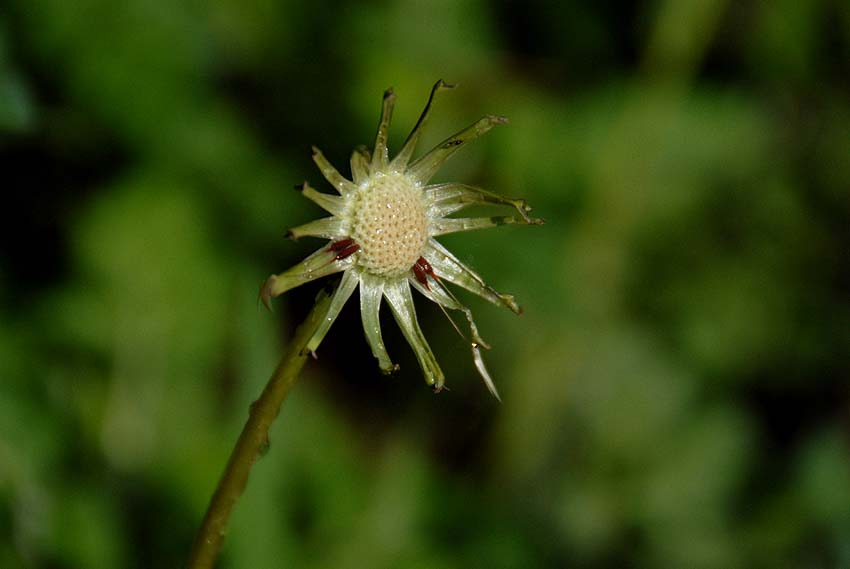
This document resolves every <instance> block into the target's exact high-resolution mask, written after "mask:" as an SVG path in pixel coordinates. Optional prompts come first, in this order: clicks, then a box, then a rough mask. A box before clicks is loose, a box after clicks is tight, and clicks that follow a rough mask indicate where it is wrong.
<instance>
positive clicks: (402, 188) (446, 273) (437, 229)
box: [260, 81, 542, 398]
mask: <svg viewBox="0 0 850 569" xmlns="http://www.w3.org/2000/svg"><path fill="white" fill-rule="evenodd" d="M451 87H452V86H451V85H447V84H446V83H444V82H443V81H438V82H437V83H436V84H435V85H434V87H433V89H432V90H431V96H430V97H429V99H428V103H427V105H426V106H425V109H424V110H423V111H422V115H421V116H420V117H419V121H418V122H417V124H416V127H415V128H414V129H413V131H412V132H411V133H410V136H408V138H407V140H406V141H405V143H404V146H403V147H402V149H401V151H400V152H399V153H398V154H397V155H396V156H395V157H394V158H393V159H392V160H390V159H389V156H388V151H387V128H388V126H389V123H390V117H391V115H392V110H393V105H394V103H395V95H394V94H393V92H392V90H391V89H390V90H387V92H386V93H385V94H384V102H383V111H382V113H381V122H380V124H379V126H378V134H377V138H376V140H375V150H374V152H373V153H372V154H370V153H369V151H368V150H367V149H366V148H363V147H361V148H358V149H357V150H355V151H354V153H353V154H352V156H351V174H352V177H353V181H349V180H348V179H346V178H344V177H343V176H342V175H341V174H340V173H339V172H338V171H337V170H336V169H335V168H334V167H333V166H332V165H331V164H330V163H329V162H328V161H327V159H326V158H325V157H324V156H323V155H322V153H321V152H320V151H319V150H318V149H317V148H315V147H314V148H313V160H314V161H315V162H316V165H317V166H318V167H319V170H321V172H322V174H323V175H324V177H325V178H326V179H327V181H328V182H330V183H331V184H332V185H333V186H334V187H335V188H336V190H337V191H338V192H339V195H338V196H337V195H330V194H324V193H320V192H317V191H316V190H315V189H313V188H312V187H310V186H309V185H308V184H307V183H306V182H305V183H304V185H303V187H302V193H303V194H304V196H306V197H307V198H309V199H311V200H313V201H314V202H316V203H317V204H318V205H319V206H321V207H322V208H323V209H325V210H326V211H328V213H330V214H331V215H330V217H325V218H322V219H318V220H316V221H312V222H310V223H307V224H305V225H302V226H300V227H296V228H294V229H292V230H290V234H291V236H292V237H294V238H298V237H302V236H312V237H321V238H325V239H330V243H329V244H327V245H325V246H323V247H322V248H321V249H319V250H318V251H316V252H315V253H313V254H312V255H310V256H309V257H307V258H306V259H305V260H304V261H302V262H300V263H298V264H297V265H295V266H294V267H292V268H291V269H289V270H288V271H285V272H283V273H281V274H279V275H272V276H270V277H269V278H268V280H267V281H266V283H265V284H264V285H263V288H262V290H261V292H260V296H261V298H262V300H263V302H264V303H265V304H266V306H268V307H269V308H271V306H270V304H269V300H270V298H271V297H274V296H278V295H280V294H282V293H284V292H286V291H287V290H290V289H292V288H295V287H297V286H299V285H302V284H304V283H306V282H310V281H312V280H314V279H317V278H319V277H323V276H326V275H330V274H332V273H337V272H343V276H342V281H341V282H340V284H339V287H338V288H337V290H336V292H335V293H334V297H333V299H332V301H331V304H330V308H329V310H328V313H327V316H326V317H325V319H324V320H323V321H322V322H321V324H320V325H319V327H318V329H317V330H316V332H315V334H314V335H313V337H312V338H311V339H310V340H309V341H308V343H307V349H308V350H310V351H313V350H315V349H316V348H317V347H318V346H319V343H320V342H321V341H322V339H323V338H324V336H325V334H327V332H328V329H329V328H330V327H331V324H333V322H334V320H335V319H336V317H337V316H338V315H339V312H340V310H341V309H342V307H343V305H344V304H345V302H346V301H347V300H348V298H349V297H350V296H351V294H352V293H353V292H354V289H355V288H357V285H358V284H359V285H360V311H361V316H362V319H363V329H364V331H365V333H366V340H367V341H368V343H369V346H370V347H371V349H372V353H373V354H374V356H375V358H377V360H378V365H379V366H380V368H381V370H382V371H383V372H384V373H391V372H393V371H395V370H397V369H398V366H397V365H395V364H393V363H392V361H391V360H390V357H389V355H388V354H387V351H386V348H385V346H384V342H383V340H382V338H381V326H380V322H379V318H378V311H379V310H380V306H381V300H382V298H386V299H387V303H388V304H389V306H390V308H391V309H392V312H393V315H394V316H395V319H396V322H398V325H399V326H400V327H401V330H402V332H403V333H404V336H405V338H407V341H408V342H409V343H410V345H411V346H412V347H413V350H414V351H415V352H416V357H417V359H418V360H419V364H420V366H421V367H422V371H423V373H424V375H425V381H426V382H427V383H428V385H430V386H432V387H433V389H434V390H435V391H440V390H441V389H442V388H443V385H444V382H445V376H444V375H443V372H442V370H441V369H440V366H439V365H438V364H437V360H436V358H435V357H434V354H433V352H432V351H431V348H430V347H429V346H428V342H427V341H426V340H425V336H424V335H423V334H422V330H421V329H420V328H419V323H418V321H417V319H416V311H415V309H414V306H413V296H412V295H411V291H410V287H411V285H412V286H413V287H414V288H416V289H417V290H418V291H419V292H421V293H422V294H423V295H425V297H427V298H428V299H430V300H432V301H434V302H435V303H437V304H438V305H439V306H440V307H441V308H443V309H446V308H448V309H451V310H459V311H461V312H463V313H464V315H465V316H466V319H467V321H468V323H469V329H470V335H471V341H470V345H471V348H472V356H473V359H474V362H475V366H476V368H477V369H478V372H479V373H480V374H481V377H482V378H483V379H484V382H485V383H486V385H487V387H488V389H489V390H490V392H491V393H492V394H493V395H494V396H496V397H497V398H498V397H499V396H498V392H497V391H496V387H495V385H494V384H493V380H492V379H491V378H490V374H489V373H488V372H487V369H486V368H485V367H484V362H483V360H482V358H481V352H480V348H482V347H483V348H487V349H489V346H488V345H487V344H486V343H485V342H484V341H483V340H482V339H481V336H480V335H479V334H478V328H477V327H476V325H475V322H474V320H473V318H472V312H471V311H470V310H469V309H468V308H467V307H466V306H464V305H462V304H461V303H460V302H458V300H457V298H456V297H455V296H454V294H452V292H451V291H450V290H449V289H448V288H446V286H445V284H444V283H445V282H450V283H452V284H455V285H458V286H460V287H463V288H465V289H467V290H469V291H471V292H473V293H475V294H477V295H479V296H481V297H483V298H485V299H487V300H489V301H490V302H493V303H494V304H501V305H504V306H506V307H508V308H510V309H511V310H512V311H514V312H515V313H517V314H519V313H520V312H521V309H520V307H519V305H517V303H516V301H515V300H514V297H513V296H511V295H508V294H501V293H499V292H496V291H495V290H494V289H492V288H491V287H490V286H488V285H487V284H486V283H485V282H484V281H483V280H482V278H481V277H479V276H478V275H477V274H476V273H475V272H473V271H472V269H470V268H469V267H467V266H466V265H465V264H464V263H462V262H461V261H459V260H458V259H457V257H455V256H454V255H452V254H451V253H450V252H449V251H448V250H447V249H446V248H445V247H443V246H442V245H441V244H440V243H439V242H438V241H437V240H436V239H435V237H437V236H439V235H445V234H447V233H454V232H458V231H471V230H473V229H483V228H486V227H493V226H496V225H504V224H509V223H524V224H539V223H542V220H538V219H533V218H531V217H529V215H528V213H529V212H530V210H531V208H530V207H528V204H526V202H525V201H524V200H513V199H508V198H504V197H501V196H499V195H496V194H493V193H491V192H488V191H485V190H482V189H480V188H476V187H473V186H468V185H465V184H456V183H447V184H433V185H429V184H428V181H429V180H430V179H431V177H432V176H433V175H434V174H435V173H436V172H437V170H438V169H439V168H440V166H441V165H442V164H443V162H445V161H446V160H447V159H448V158H449V156H451V155H452V154H454V153H455V152H456V151H457V150H458V149H459V148H460V147H461V146H463V145H464V144H465V143H467V142H469V141H471V140H473V139H475V138H477V137H479V136H481V135H482V134H484V133H485V132H487V131H488V130H490V129H491V128H493V126H495V125H498V124H504V123H506V122H507V119H505V118H503V117H498V116H493V115H488V116H485V117H484V118H482V119H481V120H479V121H478V122H476V123H475V124H473V125H472V126H470V127H469V128H466V129H464V130H462V131H460V132H458V133H457V134H455V135H453V136H451V137H449V138H448V139H446V140H445V141H443V142H441V143H440V144H438V145H437V146H436V147H435V148H433V149H432V150H431V151H430V152H428V153H427V154H425V155H424V156H422V157H421V158H418V159H417V160H415V161H413V162H412V163H409V162H410V158H411V156H412V154H413V150H414V148H415V146H416V142H417V140H418V139H419V136H420V135H421V133H422V127H423V126H424V125H425V122H426V121H427V119H428V114H429V112H430V110H431V105H432V103H433V101H434V96H435V95H436V94H437V93H438V92H439V91H442V90H444V89H449V88H451ZM479 204H496V205H508V206H512V207H514V208H515V209H516V211H517V213H518V214H519V217H514V216H505V217H474V218H462V217H461V218H458V217H448V216H449V215H451V214H452V213H455V212H457V211H459V210H461V209H463V208H464V207H467V206H470V205H479ZM444 311H445V310H444Z"/></svg>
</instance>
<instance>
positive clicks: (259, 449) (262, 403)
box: [188, 292, 331, 569]
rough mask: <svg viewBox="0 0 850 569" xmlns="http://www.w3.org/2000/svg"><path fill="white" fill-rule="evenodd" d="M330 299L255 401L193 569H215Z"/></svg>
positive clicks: (320, 303)
mask: <svg viewBox="0 0 850 569" xmlns="http://www.w3.org/2000/svg"><path fill="white" fill-rule="evenodd" d="M330 298H331V297H330V294H327V293H326V292H323V293H321V294H320V295H319V297H318V298H317V299H316V304H315V305H314V306H313V310H311V311H310V314H309V315H308V316H307V318H306V319H305V320H304V322H303V323H302V324H301V326H299V327H298V329H297V330H296V332H295V337H294V338H293V339H292V343H291V344H290V346H289V349H288V350H287V352H286V353H285V354H284V356H283V357H282V358H281V360H280V363H279V364H278V365H277V369H275V371H274V373H273V374H272V376H271V378H270V379H269V382H268V384H266V388H265V389H264V390H263V393H262V395H260V398H259V399H257V400H256V401H255V402H254V403H252V404H251V411H250V413H249V416H248V422H247V423H245V427H243V429H242V434H241V435H239V440H238V441H237V442H236V446H235V447H234V448H233V452H232V453H231V455H230V460H228V461H227V466H226V467H225V469H224V473H223V474H222V475H221V480H219V482H218V487H216V489H215V493H214V494H213V496H212V498H211V499H210V504H209V507H208V508H207V513H206V515H204V520H203V522H202V523H201V527H200V529H199V530H198V535H197V537H196V538H195V544H194V545H193V546H192V555H191V557H190V558H189V566H188V567H189V569H211V568H212V567H213V565H214V564H215V561H216V559H217V558H218V553H219V550H220V549H221V545H222V542H224V535H225V531H226V529H227V521H228V519H230V514H231V512H232V511H233V507H234V506H235V505H236V501H237V500H238V499H239V496H241V495H242V492H243V491H244V490H245V485H246V484H247V483H248V476H249V475H250V474H251V468H252V467H253V466H254V463H255V462H257V459H259V458H260V457H261V456H262V455H263V453H264V452H265V451H266V450H267V449H268V446H269V427H271V424H272V422H273V421H274V420H275V418H276V417H277V415H278V413H279V412H280V406H281V405H282V404H283V401H284V400H285V399H286V396H287V395H289V392H290V390H291V389H292V387H293V386H294V385H295V382H296V381H297V379H298V375H299V373H300V372H301V368H303V367H304V362H305V361H306V359H307V353H306V350H305V349H304V348H305V346H306V345H307V342H308V341H309V340H310V337H311V336H312V335H313V332H315V330H316V328H317V327H318V325H319V323H320V322H321V320H322V318H324V316H325V314H327V311H328V305H329V304H330Z"/></svg>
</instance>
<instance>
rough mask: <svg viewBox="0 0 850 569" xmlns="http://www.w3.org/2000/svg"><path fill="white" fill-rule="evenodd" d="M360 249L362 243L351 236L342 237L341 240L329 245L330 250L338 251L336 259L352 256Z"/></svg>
mask: <svg viewBox="0 0 850 569" xmlns="http://www.w3.org/2000/svg"><path fill="white" fill-rule="evenodd" d="M359 250H360V245H358V244H357V243H355V241H354V239H351V238H350V237H349V238H347V239H342V240H340V241H334V242H333V243H331V244H330V245H328V251H331V252H333V253H336V257H334V260H336V261H339V260H340V259H345V258H346V257H350V256H351V255H353V254H355V253H356V252H357V251H359Z"/></svg>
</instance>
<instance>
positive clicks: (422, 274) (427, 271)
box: [413, 257, 437, 290]
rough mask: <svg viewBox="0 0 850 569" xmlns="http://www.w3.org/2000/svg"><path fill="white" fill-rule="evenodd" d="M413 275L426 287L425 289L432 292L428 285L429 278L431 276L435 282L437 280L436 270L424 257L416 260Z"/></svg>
mask: <svg viewBox="0 0 850 569" xmlns="http://www.w3.org/2000/svg"><path fill="white" fill-rule="evenodd" d="M413 274H414V275H416V280H417V281H419V282H420V283H422V284H423V285H425V288H427V289H428V290H431V287H430V286H429V285H428V277H429V276H430V277H431V278H433V279H434V280H437V275H435V274H434V269H433V268H432V267H431V264H430V263H429V262H428V261H426V260H425V258H424V257H419V258H418V259H417V260H416V263H415V264H414V265H413Z"/></svg>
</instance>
